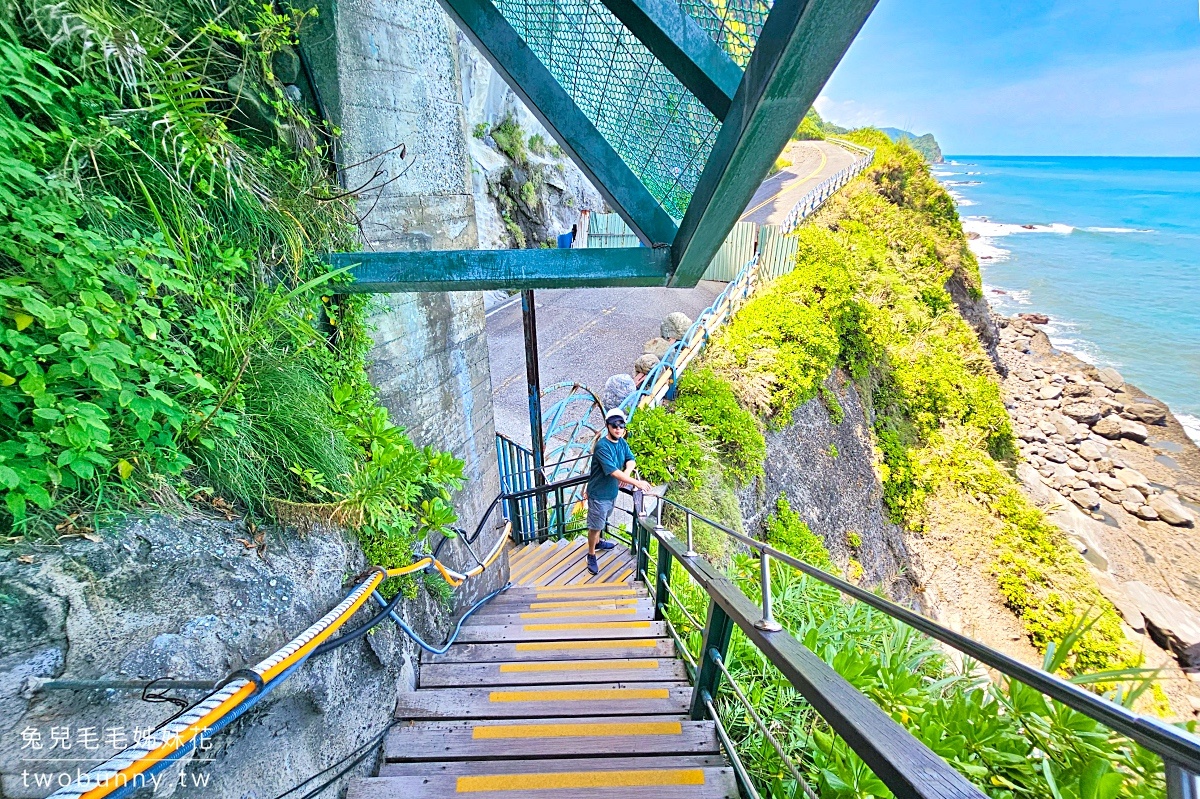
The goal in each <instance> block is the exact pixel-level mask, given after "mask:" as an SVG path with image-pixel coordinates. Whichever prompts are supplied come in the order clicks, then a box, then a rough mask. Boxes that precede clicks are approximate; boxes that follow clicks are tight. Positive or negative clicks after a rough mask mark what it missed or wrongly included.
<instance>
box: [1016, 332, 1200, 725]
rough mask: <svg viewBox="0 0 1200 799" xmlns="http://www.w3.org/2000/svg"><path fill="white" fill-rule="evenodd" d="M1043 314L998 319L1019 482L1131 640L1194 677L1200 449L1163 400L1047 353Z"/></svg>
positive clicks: (1199, 627) (1199, 637) (1199, 616)
mask: <svg viewBox="0 0 1200 799" xmlns="http://www.w3.org/2000/svg"><path fill="white" fill-rule="evenodd" d="M1047 321H1049V320H1048V318H1047V317H1045V316H1044V315H1041V314H1021V315H1019V316H1016V317H1012V318H1006V317H1001V316H997V317H996V322H997V325H998V327H999V330H1000V344H999V348H998V352H999V355H1000V357H1001V359H1002V360H1003V361H1004V365H1005V366H1006V367H1007V369H1008V374H1007V376H1006V377H1005V378H1004V379H1003V386H1004V395H1005V405H1006V406H1007V408H1008V411H1009V415H1010V418H1011V420H1012V424H1013V432H1014V434H1015V435H1016V436H1017V438H1018V445H1019V448H1020V452H1021V459H1022V460H1023V461H1024V462H1023V463H1021V464H1020V465H1019V466H1018V468H1017V477H1018V478H1019V479H1020V481H1021V483H1022V485H1023V487H1024V489H1025V491H1026V493H1027V494H1028V495H1029V497H1030V498H1031V499H1032V500H1033V501H1034V502H1035V503H1036V504H1037V505H1039V506H1041V507H1042V508H1043V510H1045V512H1046V514H1047V516H1048V518H1050V520H1051V521H1053V522H1054V523H1055V524H1057V525H1058V526H1059V527H1060V528H1061V529H1062V530H1063V532H1064V533H1066V535H1067V537H1068V539H1069V540H1070V541H1071V542H1072V544H1074V546H1075V547H1076V549H1077V550H1078V551H1079V553H1080V554H1081V555H1082V556H1083V557H1084V559H1085V560H1086V561H1087V563H1088V564H1089V566H1090V567H1091V568H1092V570H1093V573H1094V574H1095V575H1096V578H1097V583H1098V584H1099V585H1100V588H1101V591H1102V592H1103V593H1104V595H1105V596H1106V597H1108V598H1109V599H1110V600H1111V601H1112V602H1113V604H1114V605H1115V606H1116V607H1117V609H1118V610H1119V611H1120V612H1121V615H1122V617H1123V618H1124V619H1125V621H1126V623H1127V625H1128V626H1129V628H1130V629H1129V633H1130V634H1131V636H1134V637H1136V638H1139V639H1140V634H1141V633H1142V632H1143V631H1145V632H1146V633H1147V634H1148V635H1149V636H1150V638H1149V640H1152V641H1154V642H1155V643H1156V644H1158V646H1160V647H1162V648H1163V649H1164V650H1166V651H1167V652H1169V653H1170V654H1171V655H1173V656H1174V657H1175V658H1177V660H1178V662H1179V666H1180V667H1181V668H1182V669H1183V670H1184V671H1186V672H1197V673H1196V678H1197V680H1198V681H1200V611H1198V610H1197V608H1200V579H1197V575H1200V549H1197V548H1195V547H1193V546H1192V545H1191V543H1190V539H1192V538H1193V537H1194V535H1195V532H1194V531H1195V529H1196V528H1197V526H1198V525H1200V449H1197V447H1196V445H1195V444H1194V443H1193V442H1192V441H1191V439H1190V438H1188V436H1187V434H1186V431H1184V430H1183V428H1182V426H1180V424H1179V423H1178V421H1177V420H1176V419H1175V417H1174V416H1173V415H1172V414H1171V412H1170V410H1169V409H1168V408H1167V407H1166V405H1165V404H1164V403H1162V402H1160V401H1158V400H1157V399H1155V398H1154V397H1151V396H1149V395H1147V394H1145V393H1144V392H1142V391H1140V390H1139V389H1137V388H1136V387H1135V386H1132V385H1129V384H1128V383H1126V382H1125V380H1124V379H1123V378H1122V377H1121V375H1120V373H1119V372H1117V371H1116V370H1115V369H1111V368H1105V369H1098V368H1096V367H1095V366H1093V365H1091V364H1088V363H1086V362H1084V361H1082V360H1080V359H1078V358H1076V357H1074V356H1072V355H1070V354H1068V353H1063V352H1059V351H1058V350H1055V349H1054V347H1053V346H1052V345H1051V343H1050V340H1049V338H1048V337H1047V336H1046V333H1045V331H1044V330H1042V329H1041V325H1042V324H1045V322H1047ZM1191 693H1195V689H1194V688H1193V689H1192V691H1191ZM1193 704H1194V705H1197V703H1196V701H1193ZM1197 706H1198V707H1200V705H1197Z"/></svg>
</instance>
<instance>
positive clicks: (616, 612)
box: [521, 608, 638, 619]
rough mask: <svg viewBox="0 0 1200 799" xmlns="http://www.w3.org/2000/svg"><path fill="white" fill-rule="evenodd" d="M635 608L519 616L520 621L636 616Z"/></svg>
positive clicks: (534, 613) (544, 612)
mask: <svg viewBox="0 0 1200 799" xmlns="http://www.w3.org/2000/svg"><path fill="white" fill-rule="evenodd" d="M637 612H638V609H637V608H610V609H608V610H604V609H599V610H531V611H528V612H526V613H522V614H521V618H522V619H555V618H564V617H566V618H570V617H573V616H636V615H637Z"/></svg>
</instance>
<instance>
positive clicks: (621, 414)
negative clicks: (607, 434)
mask: <svg viewBox="0 0 1200 799" xmlns="http://www.w3.org/2000/svg"><path fill="white" fill-rule="evenodd" d="M613 419H620V420H621V421H622V422H626V421H628V417H627V416H625V411H623V410H621V409H620V408H610V409H608V410H607V411H605V412H604V423H605V424H608V423H609V422H611V421H612V420H613Z"/></svg>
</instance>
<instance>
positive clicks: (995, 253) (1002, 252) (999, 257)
mask: <svg viewBox="0 0 1200 799" xmlns="http://www.w3.org/2000/svg"><path fill="white" fill-rule="evenodd" d="M967 246H968V247H970V248H971V252H973V253H975V257H976V258H978V259H979V260H980V261H988V262H990V263H997V262H999V261H1005V260H1007V259H1008V256H1009V251H1008V250H1006V249H1004V248H1003V247H997V246H996V245H995V244H993V243H992V240H991V239H988V238H978V239H969V240H968V241H967Z"/></svg>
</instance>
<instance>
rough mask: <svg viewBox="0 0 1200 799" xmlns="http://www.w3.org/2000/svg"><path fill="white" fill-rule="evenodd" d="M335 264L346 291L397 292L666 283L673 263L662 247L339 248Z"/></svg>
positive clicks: (362, 292)
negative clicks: (346, 280) (345, 270)
mask: <svg viewBox="0 0 1200 799" xmlns="http://www.w3.org/2000/svg"><path fill="white" fill-rule="evenodd" d="M328 260H329V262H330V263H331V264H332V265H333V266H334V267H335V268H339V269H340V268H342V267H346V266H351V267H353V268H352V269H351V270H350V273H349V274H350V275H351V276H352V277H353V278H354V282H353V283H351V284H350V285H348V286H339V287H338V291H341V292H345V293H349V294H392V293H396V292H401V291H480V290H483V289H560V288H591V287H597V286H665V285H666V283H667V277H668V276H669V273H668V270H669V269H670V265H671V253H670V250H669V249H668V248H666V247H658V248H651V247H609V248H596V249H578V250H565V249H564V250H554V249H537V250H432V251H431V250H421V251H412V252H339V253H333V254H332V255H330V256H329V258H328Z"/></svg>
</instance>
